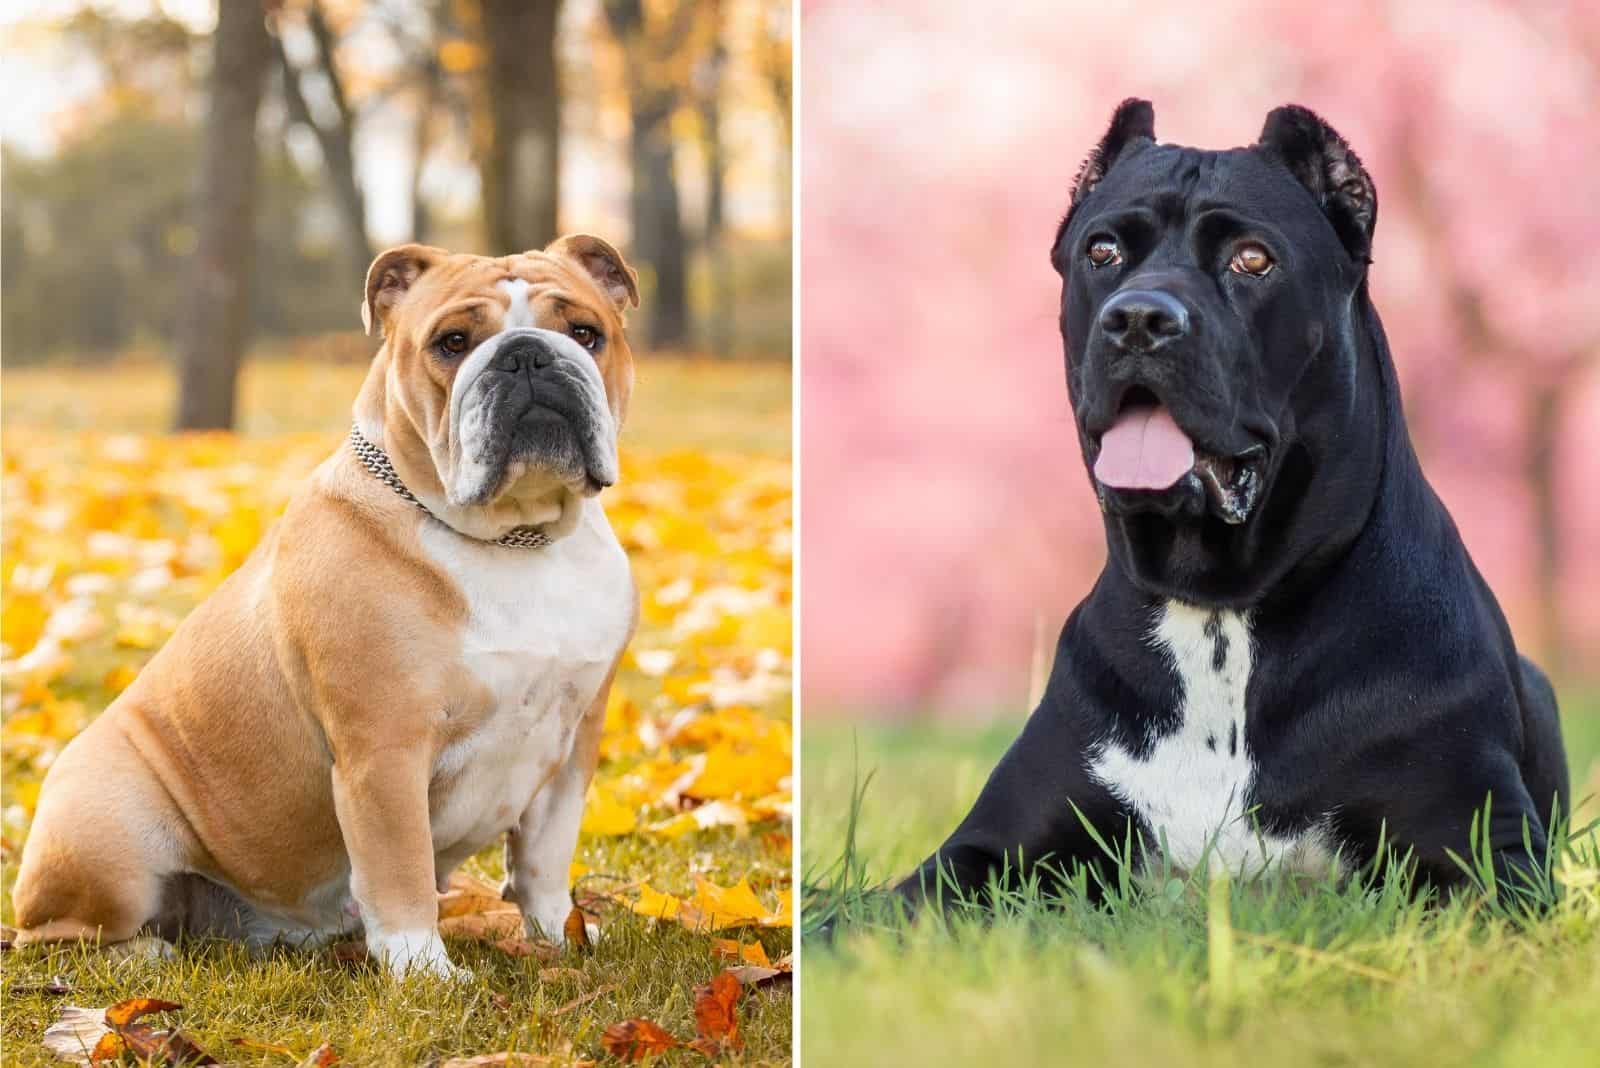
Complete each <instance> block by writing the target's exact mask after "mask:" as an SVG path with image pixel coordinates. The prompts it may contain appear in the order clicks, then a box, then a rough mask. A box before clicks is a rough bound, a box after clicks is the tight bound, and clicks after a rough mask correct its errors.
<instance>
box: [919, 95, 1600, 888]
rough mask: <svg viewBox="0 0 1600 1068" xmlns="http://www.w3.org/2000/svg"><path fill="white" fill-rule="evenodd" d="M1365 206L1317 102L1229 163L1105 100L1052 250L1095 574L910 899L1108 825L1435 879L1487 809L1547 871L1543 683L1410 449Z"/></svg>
mask: <svg viewBox="0 0 1600 1068" xmlns="http://www.w3.org/2000/svg"><path fill="white" fill-rule="evenodd" d="M1377 212H1378V200H1377V193H1376V190H1375V189H1374V187H1373V182H1372V179H1371V177H1370V176H1369V175H1368V173H1367V171H1366V170H1365V169H1364V168H1363V166H1362V164H1361V161H1360V159H1358V158H1357V156H1356V154H1355V152H1353V151H1352V150H1351V149H1350V146H1349V145H1347V144H1346V143H1345V141H1344V139H1343V138H1341V137H1340V136H1339V135H1338V134H1337V133H1336V132H1334V130H1332V129H1331V128H1330V127H1329V126H1328V125H1327V124H1326V123H1324V122H1323V121H1322V120H1321V119H1320V118H1318V117H1317V116H1316V115H1314V114H1312V113H1311V112H1310V111H1307V110H1306V109H1304V108H1300V107H1283V108H1279V109H1277V110H1276V111H1274V112H1272V113H1271V114H1270V115H1268V116H1267V120H1266V125H1265V127H1264V128H1263V130H1262V132H1261V137H1260V140H1259V141H1258V142H1257V143H1256V144H1254V145H1252V146H1250V147H1248V148H1236V149H1230V150H1228V151H1220V152H1217V151H1205V150H1201V149H1195V148H1185V147H1180V146H1177V145H1168V144H1157V143H1156V140H1155V123H1154V111H1153V109H1152V108H1151V106H1150V104H1149V103H1148V102H1146V101H1142V100H1129V101H1127V102H1125V103H1124V104H1122V106H1121V107H1119V108H1118V109H1117V111H1116V114H1115V115H1114V117H1113V118H1112V121H1111V126H1110V129H1109V130H1108V132H1107V133H1106V135H1105V138H1104V139H1103V140H1102V141H1101V142H1100V144H1099V146H1098V147H1097V148H1096V149H1095V150H1094V151H1093V153H1092V154H1091V155H1090V156H1089V158H1088V160H1087V161H1086V162H1085V163H1084V165H1083V168H1082V170H1081V172H1080V173H1079V176H1078V180H1077V184H1076V187H1075V188H1074V189H1073V191H1072V200H1071V207H1070V209H1069V210H1068V212H1067V215H1066V218H1065V219H1064V220H1063V221H1062V223H1061V226H1060V229H1059V230H1058V231H1057V233H1056V236H1055V244H1054V246H1053V248H1052V250H1051V261H1052V263H1053V264H1054V266H1055V269H1056V271H1057V272H1058V273H1059V274H1060V276H1061V281H1062V286H1061V309H1060V313H1061V314H1060V326H1061V337H1062V341H1063V343H1064V346H1065V351H1066V370H1067V387H1068V394H1069V396H1070V398H1071V404H1072V411H1073V415H1074V417H1075V421H1076V424H1077V430H1078V440H1079V444H1080V445H1081V447H1082V450H1083V457H1084V462H1085V464H1086V466H1087V468H1088V471H1089V475H1090V480H1091V483H1092V484H1093V487H1094V490H1095V493H1096V495H1097V497H1098V499H1099V502H1100V507H1101V511H1102V513H1103V516H1104V523H1105V531H1106V547H1107V557H1108V558H1107V560H1106V564H1105V568H1104V570H1103V571H1102V572H1101V573H1100V577H1099V580H1098V581H1097V582H1096V583H1095V585H1094V588H1093V589H1092V590H1091V591H1090V593H1089V595H1088V597H1087V598H1086V599H1085V600H1084V601H1083V602H1082V603H1081V604H1080V605H1079V606H1078V607H1077V609H1076V610H1075V611H1074V612H1073V613H1072V615H1071V617H1070V618H1069V619H1068V620H1067V623H1066V626H1065V628H1064V629H1063V630H1062V632H1061V637H1060V640H1059V643H1058V644H1057V647H1056V653H1055V664H1054V667H1053V669H1052V672H1051V675H1050V681H1049V685H1048V687H1047V689H1046V691H1045V694H1044V698H1043V700H1042V701H1041V703H1040V704H1039V707H1038V708H1037V709H1036V710H1035V711H1034V713H1033V715H1032V717H1031V718H1030V719H1029V720H1028V723H1027V725H1026V727H1025V728H1024V729H1023V731H1022V734H1021V736H1020V737H1019V738H1018V739H1017V740H1016V742H1015V743H1014V744H1013V745H1012V746H1011V749H1010V751H1009V752H1007V753H1006V755H1005V757H1004V758H1003V759H1002V760H1001V761H1000V764H999V766H998V767H996V768H995V770H994V772H993V774H992V775H991V776H990V777H989V780H988V783H987V785H986V786H985V787H984V788H983V792H982V794H981V795H980V796H979V798H978V800H977V803H976V804H975V805H974V806H973V808H972V811H971V812H970V813H969V814H968V815H967V817H966V819H965V820H963V821H962V823H961V825H960V826H959V827H958V828H957V829H956V831H955V833H954V834H952V835H951V836H950V838H949V840H948V841H946V842H945V843H944V845H942V846H941V847H940V848H939V850H938V852H937V853H935V854H934V855H933V856H931V857H929V858H928V859H927V861H925V862H924V863H923V865H922V866H921V868H920V869H919V870H918V871H917V872H915V873H914V874H913V875H912V876H911V877H910V878H908V879H907V880H905V881H904V882H903V883H901V884H900V887H899V891H900V893H901V894H902V895H904V896H905V898H906V899H907V900H908V901H909V902H910V903H911V904H912V905H913V906H916V905H920V904H922V903H923V902H924V901H925V900H926V899H927V898H928V897H930V896H932V895H933V894H934V893H935V890H936V888H937V889H938V890H939V892H941V893H942V892H943V891H944V890H948V889H952V888H953V889H957V890H961V891H979V890H982V889H983V888H984V887H986V886H987V885H989V881H990V880H991V879H992V878H996V877H999V876H1010V877H1017V876H1021V875H1025V874H1027V873H1029V872H1030V871H1033V872H1047V871H1054V872H1060V871H1062V870H1065V869H1069V868H1071V867H1072V866H1074V865H1075V863H1076V862H1087V863H1094V862H1097V861H1099V860H1101V859H1103V858H1104V856H1105V849H1104V847H1103V846H1102V845H1101V844H1098V843H1097V842H1096V838H1097V837H1098V838H1100V839H1102V840H1103V841H1104V842H1105V843H1106V844H1107V845H1109V846H1111V849H1112V850H1113V851H1115V850H1116V848H1117V847H1116V845H1115V843H1121V842H1131V843H1132V844H1133V847H1134V848H1133V852H1134V854H1135V857H1134V861H1135V863H1136V864H1137V865H1138V866H1139V867H1140V868H1141V869H1143V870H1146V871H1148V870H1149V869H1150V867H1151V866H1152V865H1154V864H1157V863H1158V862H1160V861H1163V860H1164V862H1165V863H1164V864H1162V868H1163V869H1164V870H1173V869H1176V870H1180V871H1195V870H1197V869H1199V870H1207V871H1210V872H1212V873H1216V872H1218V871H1219V870H1220V869H1227V870H1228V871H1229V872H1231V873H1233V874H1235V875H1238V876H1246V877H1248V876H1250V875H1254V874H1257V873H1260V872H1263V871H1267V870H1269V869H1282V870H1287V871H1298V872H1307V873H1317V872H1324V873H1325V872H1327V871H1328V870H1329V868H1330V866H1332V867H1334V868H1335V869H1336V870H1339V869H1343V870H1354V869H1356V868H1358V867H1360V866H1362V865H1365V864H1367V863H1368V862H1371V861H1373V860H1374V858H1375V857H1376V856H1377V854H1378V853H1379V852H1380V850H1382V851H1383V852H1385V853H1387V852H1388V850H1387V849H1384V848H1383V847H1384V845H1392V846H1393V847H1394V848H1395V849H1397V850H1401V851H1405V852H1408V853H1409V854H1410V855H1411V856H1413V857H1414V859H1415V862H1416V865H1417V869H1416V870H1417V874H1418V876H1419V880H1420V883H1419V885H1433V886H1445V885H1450V884H1455V883H1459V882H1460V881H1461V880H1462V879H1463V878H1464V873H1463V871H1462V869H1461V867H1460V866H1459V865H1458V864H1457V863H1456V862H1455V861H1454V860H1453V859H1452V857H1451V856H1450V854H1451V852H1452V851H1453V852H1454V853H1455V854H1457V855H1459V856H1462V857H1466V856H1468V855H1469V840H1470V839H1471V838H1472V832H1471V827H1472V825H1473V820H1474V813H1475V812H1477V811H1480V810H1483V809H1484V806H1485V804H1486V802H1488V803H1489V807H1488V812H1489V818H1488V820H1487V821H1486V823H1485V825H1484V828H1483V832H1482V835H1483V836H1484V837H1482V842H1486V844H1487V847H1488V850H1490V851H1491V852H1492V856H1493V861H1494V867H1495V869H1496V871H1497V873H1498V874H1499V876H1500V877H1501V878H1502V879H1506V878H1508V877H1510V876H1512V875H1514V874H1516V873H1519V872H1520V873H1521V874H1522V875H1524V876H1528V875H1530V874H1532V873H1536V872H1537V871H1538V867H1539V863H1540V861H1541V860H1542V859H1543V856H1544V852H1545V849H1546V830H1547V824H1548V821H1549V820H1550V819H1551V816H1552V813H1553V812H1557V811H1560V810H1563V809H1565V807H1566V806H1567V804H1568V803H1569V795H1568V782H1567V771H1566V761H1565V758H1564V755H1563V752H1562V744H1561V735H1560V730H1559V727H1558V723H1557V717H1556V702H1555V695H1554V693H1553V691H1552V690H1551V687H1550V684H1549V682H1548V681H1547V680H1546V679H1545V677H1544V675H1543V674H1542V673H1541V672H1540V671H1539V669H1538V668H1537V667H1535V666H1534V665H1533V664H1532V663H1530V662H1529V661H1528V660H1527V659H1525V658H1523V657H1521V656H1519V655H1518V653H1517V650H1516V647H1515V645H1513V643H1512V640H1511V633H1510V631H1509V630H1508V628H1507V626H1506V622H1505V619H1504V617H1503V616H1502V615H1501V612H1500V608H1499V606H1498V604H1497V603H1496V601H1495V597H1494V594H1493V593H1492V592H1490V590H1489V587H1488V585H1487V584H1485V582H1484V580H1483V578H1482V576H1481V575H1479V573H1478V570H1477V568H1476V567H1474V566H1473V563H1472V559H1471V558H1470V557H1469V556H1468V554H1467V550H1466V548H1465V547H1464V546H1463V544H1462V542H1461V538H1460V536H1459V535H1458V534H1457V532H1456V528H1455V525H1454V524H1453V523H1452V522H1451V519H1450V515H1449V513H1448V512H1446V510H1445V507H1444V505H1443V504H1441V503H1440V501H1439V498H1438V497H1437V496H1435V495H1434V492H1433V490H1432V489H1431V488H1430V487H1429V485H1428V482H1427V479H1426V478H1424V477H1423V474H1422V469H1421V467H1420V466H1419V464H1418V461H1417V456H1416V453H1415V452H1414V450H1413V449H1412V445H1411V439H1410V437H1409V436H1408V434H1407V432H1406V424H1405V418H1404V416H1403V414H1402V412H1401V406H1400V393H1399V389H1398V386H1397V384H1396V378H1395V368H1394V364H1393V361H1392V360H1391V358H1390V355H1389V346H1388V344H1387V342H1386V340H1385V337H1384V331H1383V326H1382V324H1381V323H1380V322H1379V319H1378V313H1377V310H1376V309H1375V308H1374V307H1373V304H1372V300H1371V299H1370V296H1369V293H1368V270H1367V268H1368V264H1369V263H1370V262H1371V252H1372V240H1373V226H1374V223H1375V222H1376V220H1377ZM1091 828H1092V829H1093V832H1094V833H1091ZM1130 830H1131V831H1132V833H1131V835H1130V833H1129V832H1130ZM1481 847H1482V844H1481V843H1480V848H1481ZM1044 861H1049V862H1052V863H1050V864H1041V863H1040V862H1044Z"/></svg>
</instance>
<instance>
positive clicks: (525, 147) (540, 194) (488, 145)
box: [478, 0, 561, 255]
mask: <svg viewBox="0 0 1600 1068" xmlns="http://www.w3.org/2000/svg"><path fill="white" fill-rule="evenodd" d="M560 13H561V3H560V0H483V37H484V47H485V50H486V51H487V54H488V60H487V66H486V70H485V71H484V85H483V91H484V93H485V100H484V105H485V108H484V109H485V110H486V112H487V115H488V120H489V121H488V129H487V130H486V131H485V132H484V137H483V140H482V141H481V143H480V146H479V152H478V174H479V177H480V179H481V182H482V185H483V227H484V239H485V241H486V242H487V245H488V247H487V248H486V249H484V251H485V252H488V253H490V254H493V255H505V254H509V253H513V252H526V251H527V250H529V249H536V248H543V247H544V246H545V245H547V244H549V243H550V241H551V240H552V239H554V238H555V236H556V227H557V212H558V210H559V208H560V203H561V195H560V194H561V84H560V79H559V77H558V71H557V69H556V23H557V22H558V21H559V16H560Z"/></svg>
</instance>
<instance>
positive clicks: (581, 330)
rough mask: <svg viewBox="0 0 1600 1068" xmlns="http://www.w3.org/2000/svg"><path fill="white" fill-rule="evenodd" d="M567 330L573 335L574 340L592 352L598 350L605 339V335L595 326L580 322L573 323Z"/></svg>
mask: <svg viewBox="0 0 1600 1068" xmlns="http://www.w3.org/2000/svg"><path fill="white" fill-rule="evenodd" d="M567 332H568V333H569V334H571V335H572V340H574V341H576V342H577V343H578V344H580V345H582V346H583V347H584V348H586V349H588V350H589V351H590V352H595V351H597V350H598V349H599V348H600V343H601V342H602V341H604V340H605V337H604V335H602V334H601V333H600V331H598V330H596V329H595V328H594V327H592V326H583V325H580V324H578V323H573V324H572V325H571V326H569V327H567Z"/></svg>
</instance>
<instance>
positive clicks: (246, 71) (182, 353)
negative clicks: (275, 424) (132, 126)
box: [176, 0, 272, 430]
mask: <svg viewBox="0 0 1600 1068" xmlns="http://www.w3.org/2000/svg"><path fill="white" fill-rule="evenodd" d="M271 58H272V42H271V39H270V38H269V36H268V34H267V25H266V19H265V16H264V15H263V12H262V8H261V3H260V0H220V3H219V5H218V12H217V29H216V33H215V35H214V37H213V39H212V58H211V74H210V78H209V81H210V90H209V97H210V106H209V111H208V114H207V116H206V126H205V145H204V148H203V150H202V159H201V164H200V166H201V172H200V186H199V195H198V198H197V200H196V202H195V207H194V218H195V224H196V229H197V230H198V231H199V236H198V240H197V243H196V248H195V254H194V257H193V259H192V260H191V261H190V264H189V280H188V295H187V298H186V302H185V315H184V316H183V318H182V320H181V321H180V322H179V324H178V413H177V419H176V427H177V429H179V430H200V429H226V428H229V427H231V426H232V425H233V408H234V392H235V383H236V380H237V378H238V375H239V363H240V359H241V357H242V354H243V349H244V346H245V343H246V340H247V336H248V332H249V322H250V285H251V279H252V275H253V274H254V267H255V221H256V178H257V175H256V171H257V150H256V110H257V108H258V107H259V106H260V103H261V82H262V79H263V77H264V76H265V74H266V71H267V64H268V62H269V61H270V60H271Z"/></svg>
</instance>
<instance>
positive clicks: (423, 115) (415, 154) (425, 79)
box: [411, 57, 442, 245]
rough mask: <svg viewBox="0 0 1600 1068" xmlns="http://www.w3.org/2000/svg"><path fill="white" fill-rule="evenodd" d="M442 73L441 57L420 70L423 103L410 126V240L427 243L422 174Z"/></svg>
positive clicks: (428, 224)
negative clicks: (413, 123)
mask: <svg viewBox="0 0 1600 1068" xmlns="http://www.w3.org/2000/svg"><path fill="white" fill-rule="evenodd" d="M441 77H442V72H441V71H440V69H439V63H438V61H437V60H435V59H433V58H432V57H429V59H428V61H427V64H426V66H425V67H424V68H423V70H422V72H421V81H422V86H421V89H422V103H421V104H420V105H419V106H418V109H417V120H416V125H415V126H413V127H412V129H411V240H413V241H416V242H420V243H421V244H424V245H425V244H427V243H428V231H429V230H431V229H432V228H433V220H432V218H431V213H430V212H429V210H428V198H427V196H426V195H424V193H423V192H422V174H423V171H424V169H425V168H426V167H427V165H428V153H429V152H430V151H432V149H433V112H434V110H435V109H436V108H437V107H438V106H439V81H440V78H441Z"/></svg>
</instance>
